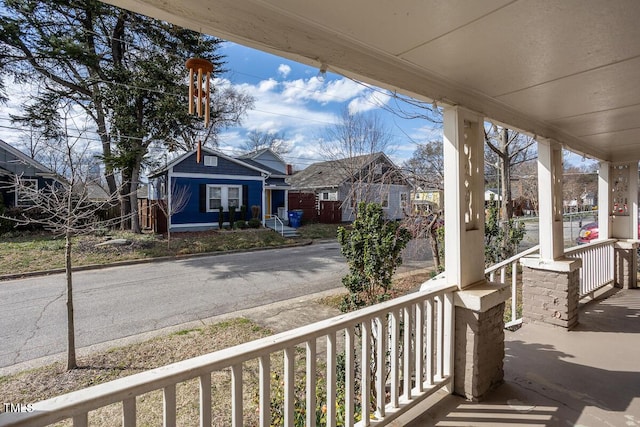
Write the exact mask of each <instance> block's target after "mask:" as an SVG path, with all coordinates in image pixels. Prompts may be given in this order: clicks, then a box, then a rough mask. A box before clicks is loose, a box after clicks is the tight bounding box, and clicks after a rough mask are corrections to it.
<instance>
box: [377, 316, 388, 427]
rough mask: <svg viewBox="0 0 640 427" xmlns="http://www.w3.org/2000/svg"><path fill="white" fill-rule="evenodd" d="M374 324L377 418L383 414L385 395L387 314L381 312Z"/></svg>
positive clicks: (382, 416)
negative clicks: (375, 331) (376, 329)
mask: <svg viewBox="0 0 640 427" xmlns="http://www.w3.org/2000/svg"><path fill="white" fill-rule="evenodd" d="M376 325H377V327H378V331H377V334H376V335H377V336H376V340H377V341H378V342H377V349H376V350H377V353H378V355H377V356H378V360H377V362H376V415H377V416H378V417H379V418H384V416H385V405H386V402H385V395H386V385H387V384H386V378H387V372H386V370H387V369H386V368H387V366H386V365H387V351H386V350H387V343H386V341H387V328H386V325H387V316H386V315H385V314H381V315H379V316H378V317H376Z"/></svg>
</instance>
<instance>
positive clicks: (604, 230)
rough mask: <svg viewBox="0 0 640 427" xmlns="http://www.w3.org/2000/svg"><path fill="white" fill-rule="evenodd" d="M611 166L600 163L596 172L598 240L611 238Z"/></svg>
mask: <svg viewBox="0 0 640 427" xmlns="http://www.w3.org/2000/svg"><path fill="white" fill-rule="evenodd" d="M611 206H612V203H611V165H610V164H609V163H608V162H600V169H599V170H598V238H600V239H609V238H611V222H610V220H611V216H610V215H609V214H610V213H611Z"/></svg>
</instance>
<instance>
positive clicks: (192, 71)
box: [185, 58, 213, 163]
mask: <svg viewBox="0 0 640 427" xmlns="http://www.w3.org/2000/svg"><path fill="white" fill-rule="evenodd" d="M185 65H186V67H187V70H189V114H198V117H202V115H203V111H202V110H203V109H204V127H205V128H206V127H208V126H209V119H210V105H211V104H210V102H211V97H210V96H209V95H210V89H211V86H210V80H211V72H212V71H213V64H212V63H211V62H209V61H207V60H206V59H202V58H189V59H187V62H186V64H185ZM201 158H202V142H201V141H198V152H197V162H198V163H200V160H201Z"/></svg>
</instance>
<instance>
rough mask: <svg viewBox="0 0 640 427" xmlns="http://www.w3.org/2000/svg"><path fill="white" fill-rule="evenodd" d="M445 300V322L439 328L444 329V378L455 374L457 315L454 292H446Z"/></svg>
mask: <svg viewBox="0 0 640 427" xmlns="http://www.w3.org/2000/svg"><path fill="white" fill-rule="evenodd" d="M443 302H444V310H443V312H444V313H443V318H444V323H443V325H442V326H443V327H442V328H439V329H442V333H443V340H444V343H443V346H444V348H443V361H444V363H443V366H442V373H443V378H447V377H451V375H452V374H453V363H454V360H453V356H454V353H453V351H454V349H453V347H454V345H455V343H454V341H453V334H454V331H453V327H454V316H455V311H454V301H453V293H452V292H447V293H446V294H444V295H443ZM449 388H450V390H451V393H453V383H451V385H450V386H449Z"/></svg>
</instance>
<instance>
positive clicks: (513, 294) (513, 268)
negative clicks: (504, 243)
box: [511, 261, 518, 322]
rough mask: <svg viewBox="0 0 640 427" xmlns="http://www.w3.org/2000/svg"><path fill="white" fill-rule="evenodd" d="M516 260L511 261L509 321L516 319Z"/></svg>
mask: <svg viewBox="0 0 640 427" xmlns="http://www.w3.org/2000/svg"><path fill="white" fill-rule="evenodd" d="M517 312H518V261H513V263H511V321H512V322H515V321H516V320H518V313H517Z"/></svg>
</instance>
